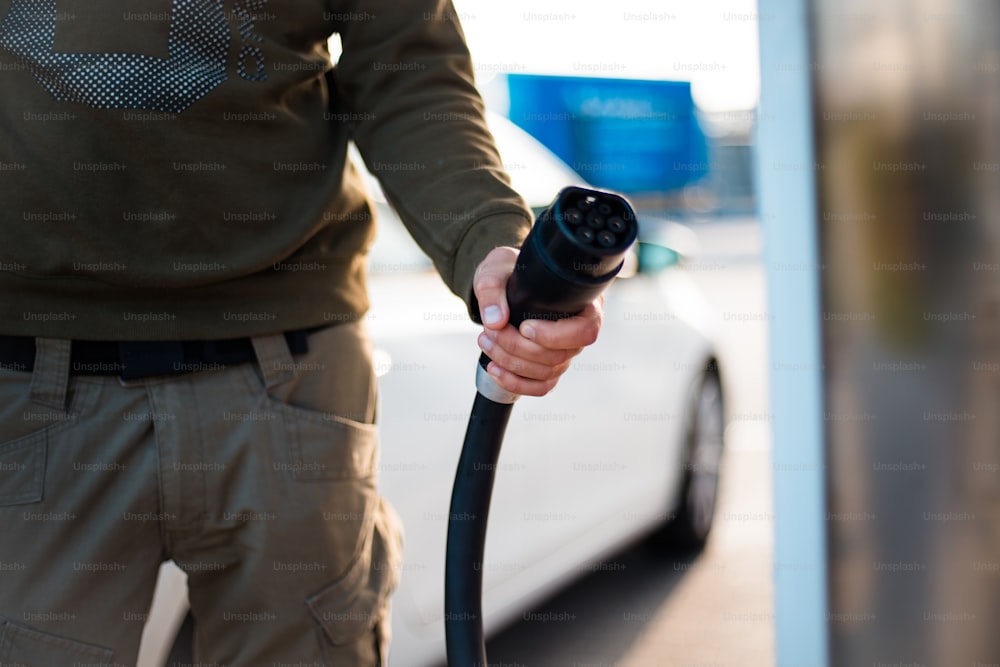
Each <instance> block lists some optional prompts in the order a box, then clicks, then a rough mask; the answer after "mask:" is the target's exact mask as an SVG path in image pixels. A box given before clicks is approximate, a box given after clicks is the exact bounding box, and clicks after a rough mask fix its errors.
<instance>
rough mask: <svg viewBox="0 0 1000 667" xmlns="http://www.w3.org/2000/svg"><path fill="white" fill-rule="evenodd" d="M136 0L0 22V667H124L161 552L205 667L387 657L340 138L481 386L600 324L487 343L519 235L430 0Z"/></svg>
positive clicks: (560, 351)
mask: <svg viewBox="0 0 1000 667" xmlns="http://www.w3.org/2000/svg"><path fill="white" fill-rule="evenodd" d="M161 4H162V7H161V6H160V4H155V3H146V4H144V5H143V11H139V10H137V9H133V8H134V7H135V5H133V4H127V5H126V4H125V3H119V2H111V0H88V2H75V3H69V2H66V3H64V2H55V1H54V0H48V1H47V2H36V1H33V0H5V1H0V14H2V15H3V19H2V22H0V65H2V67H0V80H2V82H3V89H4V102H3V105H2V112H0V166H2V170H3V171H2V178H3V184H4V207H3V211H2V212H0V269H2V270H0V299H2V301H0V303H2V309H3V310H2V318H0V334H3V335H2V336H0V522H2V524H0V525H2V527H3V528H2V530H3V539H2V540H0V664H17V665H27V666H28V667H54V666H62V665H73V664H115V665H130V664H132V663H133V662H134V660H135V655H136V652H137V649H138V644H139V637H140V633H141V630H142V621H143V619H144V615H145V613H146V611H147V610H148V608H149V603H150V600H151V597H152V594H153V588H154V584H155V580H156V574H157V570H158V567H159V565H160V563H161V562H162V561H163V560H166V559H169V558H172V559H174V560H175V561H176V562H177V563H178V564H179V565H180V566H181V568H182V569H184V570H185V571H186V572H187V573H188V578H189V589H190V599H191V605H192V613H193V614H194V616H195V618H196V621H197V636H196V641H195V650H196V659H197V660H198V662H199V663H200V664H219V665H228V666H229V667H242V666H254V667H260V666H262V665H274V664H280V663H295V664H299V663H301V664H309V665H313V664H325V665H338V666H339V665H373V664H384V663H385V661H386V656H387V643H388V637H389V631H388V612H387V609H388V606H387V601H388V597H389V595H390V593H391V591H392V590H393V588H394V586H395V583H396V572H397V571H398V565H399V557H400V529H399V526H398V525H397V523H396V520H395V518H394V514H393V512H392V510H391V509H390V508H388V507H387V506H386V504H385V503H384V502H382V501H381V500H380V498H379V496H378V494H377V489H376V479H375V477H376V476H375V473H376V469H377V443H376V440H375V427H374V424H373V421H374V417H375V415H374V400H375V398H374V397H375V383H374V379H373V373H372V365H371V357H370V342H369V340H368V337H367V334H366V332H365V329H364V326H363V315H364V313H365V311H366V309H367V308H368V301H367V296H366V292H365V251H366V249H367V247H368V245H369V243H370V241H371V238H372V235H373V225H372V223H371V215H370V209H369V202H368V200H367V197H366V195H365V193H364V190H363V187H362V185H361V181H360V179H359V176H358V174H357V173H356V171H355V170H354V169H353V168H352V167H351V165H350V163H349V162H347V161H346V158H345V155H346V147H347V142H348V140H349V139H353V140H354V141H355V142H356V143H357V145H358V147H359V149H360V151H361V153H362V155H363V156H364V159H365V161H366V163H367V165H368V166H369V168H370V169H371V170H372V171H373V172H374V173H375V174H376V175H377V176H378V177H379V179H380V181H381V183H382V185H383V188H384V190H385V192H386V194H387V196H388V197H389V199H390V200H391V201H392V203H393V204H394V206H395V207H396V208H397V210H398V211H399V213H400V216H401V218H402V219H403V221H404V222H405V223H406V224H407V226H408V228H409V230H410V232H411V233H412V235H413V236H414V238H415V239H416V240H417V242H418V243H420V245H421V246H422V247H423V248H424V250H425V251H426V252H427V253H428V254H429V255H430V257H431V258H432V259H433V260H434V263H435V265H436V267H437V269H438V270H439V271H440V273H441V276H442V277H443V278H444V280H445V282H446V283H447V284H448V286H449V287H450V288H451V289H452V290H453V291H454V292H455V293H456V294H458V295H459V296H461V297H463V298H464V299H465V300H466V302H467V303H468V304H469V309H470V315H471V316H472V317H473V318H474V319H477V320H481V322H482V323H483V324H484V332H483V334H482V335H481V336H480V339H479V341H480V346H481V347H482V348H483V350H484V351H485V352H486V353H487V354H488V355H489V356H490V357H491V358H492V360H493V361H492V362H491V364H490V367H489V370H490V372H491V373H492V374H494V376H495V377H496V378H497V381H498V383H499V384H500V385H501V386H502V387H504V388H505V389H507V390H509V391H512V392H515V393H519V394H526V395H543V394H545V393H547V392H548V391H549V390H551V389H552V387H553V386H554V385H555V383H556V381H557V380H558V377H559V376H560V375H561V374H562V373H563V372H564V371H565V370H566V368H567V367H568V365H569V362H570V359H571V358H572V357H573V356H574V355H576V354H577V353H578V352H579V351H580V349H581V348H582V347H584V346H585V345H588V344H590V343H591V342H593V341H594V340H595V339H596V336H597V332H598V329H599V327H600V319H601V315H600V309H599V304H593V305H591V306H590V307H588V309H587V310H586V311H585V312H584V313H583V314H582V315H581V316H580V317H578V318H573V319H570V320H565V321H562V322H539V321H534V322H532V321H529V322H525V323H524V324H523V325H522V326H521V327H520V330H516V329H514V328H513V327H511V326H507V324H506V323H507V317H508V311H507V305H506V302H505V296H504V294H505V293H504V287H505V285H506V281H507V277H508V276H509V275H510V272H511V270H512V267H513V263H514V258H515V257H516V250H515V249H514V248H515V247H516V246H518V245H519V243H520V242H521V241H522V239H523V238H524V236H525V234H526V233H527V230H528V228H529V226H530V213H529V211H528V209H527V207H526V206H525V204H524V202H523V201H522V200H521V198H520V197H519V196H518V195H517V194H516V193H514V192H513V191H512V190H511V189H510V187H509V185H508V180H507V177H506V176H505V174H504V173H503V171H502V167H501V163H500V160H499V157H498V156H497V153H496V149H495V148H494V146H493V141H492V138H491V137H490V135H489V133H488V131H487V130H486V127H485V124H484V121H483V118H482V102H481V100H480V98H479V97H478V95H477V93H476V91H475V88H474V86H473V76H472V70H471V65H470V60H469V55H468V52H467V49H466V46H465V44H464V40H463V36H462V33H461V29H460V28H459V25H458V19H457V16H456V13H455V11H454V9H453V8H452V7H451V5H450V3H449V2H445V1H442V2H436V1H434V0H410V1H407V2H401V1H400V0H391V1H390V0H386V1H385V2H370V3H355V2H334V1H332V0H331V1H324V0H286V1H283V2H280V3H279V2H273V3H272V2H269V1H268V0H226V1H225V2H223V0H198V1H192V0H174V2H173V4H172V5H170V6H168V3H166V2H163V3H161ZM124 7H128V9H124ZM334 32H336V33H339V34H340V36H341V40H342V44H343V55H342V57H341V58H340V60H339V63H338V65H337V67H336V68H335V70H334V71H333V72H332V73H329V72H328V70H329V69H330V64H329V56H328V53H327V50H326V42H327V38H328V37H329V35H330V34H332V33H334Z"/></svg>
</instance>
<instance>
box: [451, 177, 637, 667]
mask: <svg viewBox="0 0 1000 667" xmlns="http://www.w3.org/2000/svg"><path fill="white" fill-rule="evenodd" d="M637 235H638V223H637V221H636V217H635V212H634V211H633V210H632V207H631V206H630V205H629V203H628V202H627V201H625V199H624V198H622V197H620V196H618V195H615V194H612V193H610V192H602V191H599V190H590V189H586V188H579V187H570V188H565V189H564V190H562V191H561V192H560V193H559V194H558V196H557V197H556V199H555V201H554V202H553V203H552V205H550V206H549V207H548V208H547V209H545V210H544V211H542V213H541V214H540V215H539V216H538V219H537V220H536V221H535V224H534V226H533V227H532V228H531V232H530V233H529V234H528V237H527V238H526V239H525V241H524V244H523V245H522V247H521V252H520V254H519V255H518V258H517V263H516V264H515V267H514V272H513V273H512V274H511V276H510V280H509V281H508V282H507V304H508V306H509V307H510V324H512V325H514V326H515V327H516V326H519V325H520V324H521V322H523V321H524V320H529V319H531V320H535V319H540V320H557V319H563V318H565V317H571V316H573V315H576V314H577V313H579V312H580V311H581V310H583V308H584V307H585V306H586V305H587V304H589V303H591V302H592V301H593V300H594V299H596V298H597V297H598V296H599V295H600V294H601V292H603V291H604V289H605V288H606V287H607V286H608V284H609V283H610V282H611V280H612V279H614V277H615V276H616V275H618V272H619V271H620V270H621V268H622V265H623V264H624V261H625V254H626V253H627V252H628V250H629V248H630V247H631V246H632V243H634V242H635V239H636V236H637ZM488 363H489V358H488V357H487V356H486V355H485V354H484V355H481V356H480V358H479V366H478V367H477V369H476V389H477V390H478V391H477V393H476V399H475V401H474V402H473V404H472V414H471V415H470V417H469V425H468V428H467V429H466V432H465V442H464V443H463V444H462V454H461V456H460V457H459V461H458V470H457V472H456V473H455V485H454V488H453V489H452V494H451V508H450V512H449V515H448V546H447V552H446V555H445V583H444V590H445V593H444V613H445V619H444V621H445V625H444V627H445V643H446V645H447V650H448V665H449V667H487V663H486V639H485V636H484V634H483V552H484V549H485V546H486V522H487V518H488V517H489V510H490V497H491V496H492V494H493V481H494V476H495V472H496V465H497V460H498V458H499V456H500V446H501V445H502V444H503V436H504V432H505V431H506V429H507V422H508V421H509V419H510V413H511V409H512V408H513V406H514V401H516V400H517V398H518V396H517V394H513V393H511V392H509V391H507V390H506V389H504V388H503V387H501V386H500V385H498V384H497V383H496V381H494V379H493V377H492V376H490V375H489V373H487V372H486V365H487V364H488Z"/></svg>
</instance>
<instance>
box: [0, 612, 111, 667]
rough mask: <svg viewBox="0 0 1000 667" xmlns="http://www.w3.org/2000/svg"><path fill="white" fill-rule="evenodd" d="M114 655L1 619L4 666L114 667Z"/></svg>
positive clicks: (0, 646) (89, 645)
mask: <svg viewBox="0 0 1000 667" xmlns="http://www.w3.org/2000/svg"><path fill="white" fill-rule="evenodd" d="M113 655H114V652H113V651H112V650H111V649H107V648H104V647H101V646H95V645H93V644H85V643H83V642H79V641H76V640H74V639H67V638H65V637H59V636H56V635H52V634H49V633H47V632H42V631H40V630H35V629H34V628H29V627H26V626H23V625H18V624H17V623H12V622H11V621H9V620H7V619H3V618H0V657H2V658H3V659H2V660H0V664H3V665H18V666H19V667H62V666H66V667H69V666H70V665H87V666H88V667H111V665H112V663H111V658H112V656H113Z"/></svg>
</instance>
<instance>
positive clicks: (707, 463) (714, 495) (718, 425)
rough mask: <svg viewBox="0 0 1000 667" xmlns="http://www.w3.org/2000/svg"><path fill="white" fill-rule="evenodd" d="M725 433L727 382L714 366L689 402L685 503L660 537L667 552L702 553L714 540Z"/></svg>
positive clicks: (676, 509) (678, 503)
mask: <svg viewBox="0 0 1000 667" xmlns="http://www.w3.org/2000/svg"><path fill="white" fill-rule="evenodd" d="M724 428H725V411H724V403H723V395H722V382H721V381H720V379H719V373H718V371H717V370H716V369H715V367H714V364H712V365H709V370H707V371H706V372H705V373H704V374H703V375H702V376H701V378H700V379H699V380H698V381H697V382H696V383H695V385H694V390H693V391H692V393H691V398H690V400H689V405H688V411H687V420H686V426H685V436H684V437H685V444H684V450H685V457H684V464H683V465H684V471H683V478H682V481H681V489H680V498H678V499H677V501H676V502H675V503H674V509H673V511H671V512H670V513H669V514H668V519H667V521H666V523H665V524H664V525H663V526H662V528H661V529H660V530H659V534H658V535H657V537H658V539H657V542H659V543H660V545H661V546H662V547H663V548H664V549H665V550H666V551H667V553H670V554H679V553H687V554H692V553H698V552H700V551H701V550H702V549H703V548H704V547H705V544H706V542H707V541H708V536H709V533H710V532H711V530H712V520H713V517H714V514H715V508H716V505H717V504H718V494H719V468H720V464H721V461H722V452H723V431H724Z"/></svg>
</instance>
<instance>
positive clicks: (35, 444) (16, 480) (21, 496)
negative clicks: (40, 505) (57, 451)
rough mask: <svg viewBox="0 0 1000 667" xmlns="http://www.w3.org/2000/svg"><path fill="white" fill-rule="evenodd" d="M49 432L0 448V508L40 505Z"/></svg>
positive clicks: (2, 445) (33, 434) (27, 437)
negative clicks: (38, 503) (30, 504)
mask: <svg viewBox="0 0 1000 667" xmlns="http://www.w3.org/2000/svg"><path fill="white" fill-rule="evenodd" d="M48 440H49V435H48V430H45V429H43V430H41V431H38V432H36V433H31V434H29V435H26V436H23V437H20V438H18V439H17V440H11V441H10V442H5V443H3V444H0V507H6V506H9V505H24V504H27V503H37V502H41V500H42V495H43V492H44V490H45V489H44V487H45V457H46V451H47V449H48Z"/></svg>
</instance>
